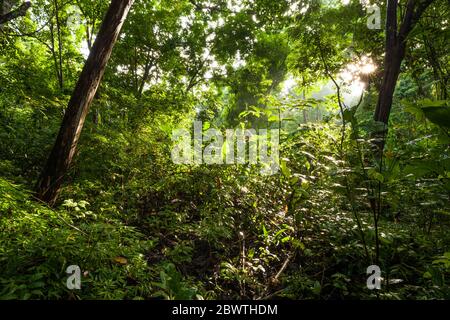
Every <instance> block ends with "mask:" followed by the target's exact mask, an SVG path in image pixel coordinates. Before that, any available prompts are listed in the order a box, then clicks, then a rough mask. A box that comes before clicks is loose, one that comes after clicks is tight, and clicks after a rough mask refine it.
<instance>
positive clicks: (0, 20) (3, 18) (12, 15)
mask: <svg viewBox="0 0 450 320" xmlns="http://www.w3.org/2000/svg"><path fill="white" fill-rule="evenodd" d="M30 7H31V2H29V1H27V2H24V3H23V4H22V5H21V6H20V7H18V8H17V9H16V10H13V11H11V12H8V13H5V14H0V25H2V24H5V23H6V22H8V21H11V20H14V19H17V18H18V17H23V16H25V14H26V13H27V10H28V9H29V8H30Z"/></svg>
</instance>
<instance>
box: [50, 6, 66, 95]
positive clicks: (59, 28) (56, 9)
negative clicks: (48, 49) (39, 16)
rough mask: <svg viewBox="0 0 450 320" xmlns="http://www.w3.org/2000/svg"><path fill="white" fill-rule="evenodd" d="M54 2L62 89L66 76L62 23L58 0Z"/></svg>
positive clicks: (60, 86)
mask: <svg viewBox="0 0 450 320" xmlns="http://www.w3.org/2000/svg"><path fill="white" fill-rule="evenodd" d="M54 4H55V19H56V35H57V38H58V64H59V73H58V81H59V88H60V89H61V90H62V89H64V76H63V61H62V39H61V24H60V21H59V5H58V0H54ZM52 36H53V35H52Z"/></svg>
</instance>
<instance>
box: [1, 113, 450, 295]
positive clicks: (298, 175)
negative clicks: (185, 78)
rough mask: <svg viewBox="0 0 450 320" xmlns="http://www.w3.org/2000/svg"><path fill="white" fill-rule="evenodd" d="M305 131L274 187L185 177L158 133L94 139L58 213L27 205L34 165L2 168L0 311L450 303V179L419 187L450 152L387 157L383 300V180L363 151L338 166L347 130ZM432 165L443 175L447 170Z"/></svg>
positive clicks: (241, 170) (204, 174)
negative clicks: (80, 302) (70, 281)
mask: <svg viewBox="0 0 450 320" xmlns="http://www.w3.org/2000/svg"><path fill="white" fill-rule="evenodd" d="M168 121H169V120H168ZM298 128H299V129H298V130H294V131H292V132H291V133H289V134H287V135H283V136H282V141H283V147H282V151H281V155H282V160H281V164H282V165H281V171H280V173H278V174H276V175H273V176H266V177H264V176H261V175H260V174H259V171H258V168H256V167H252V166H236V165H234V166H176V165H173V164H172V163H171V160H170V148H168V147H167V145H165V144H164V143H162V142H164V141H166V140H168V139H169V138H170V136H169V135H168V134H167V133H165V132H164V131H163V130H161V129H159V128H157V129H154V132H149V131H148V128H146V129H143V130H142V131H141V132H139V134H135V133H134V134H127V133H126V132H124V133H117V131H111V130H110V129H108V128H107V126H105V127H97V128H94V127H90V128H89V129H88V130H87V134H86V135H85V136H84V138H83V139H84V141H83V144H82V147H81V148H80V152H79V155H78V158H77V159H78V161H79V163H80V165H76V166H74V170H72V173H71V178H70V181H71V183H70V185H68V186H67V187H65V189H64V191H63V194H62V196H61V200H60V202H59V204H58V205H57V207H56V208H54V209H51V208H48V207H47V206H46V205H44V204H41V203H39V202H38V201H36V200H35V199H33V196H32V193H31V192H28V191H27V189H29V188H31V187H32V185H31V184H29V183H27V177H29V175H28V172H29V171H28V170H29V169H28V168H29V167H30V166H31V167H33V166H32V165H31V164H30V163H29V162H28V161H24V162H19V161H16V160H13V159H12V158H10V160H2V162H1V165H2V167H4V168H8V170H7V172H9V174H6V176H5V177H4V178H2V179H1V184H0V188H1V190H0V194H1V198H0V199H1V200H0V208H1V215H0V227H1V233H0V237H1V241H0V260H1V262H2V263H1V269H2V270H1V271H2V272H1V276H0V278H1V280H0V281H1V284H2V286H1V291H0V297H1V298H2V299H39V298H63V299H75V298H76V299H151V298H170V299H176V298H178V299H179V298H181V299H195V298H203V299H210V298H226V299H242V298H250V299H270V298H282V297H287V298H293V299H318V298H320V299H356V298H359V299H360V298H376V297H379V298H382V299H405V298H408V299H435V298H447V299H448V298H449V286H448V285H449V266H450V256H449V253H448V252H449V250H448V248H449V242H450V234H449V233H448V223H449V220H448V206H447V203H448V202H447V200H448V191H446V189H445V188H446V185H445V184H446V183H447V184H448V179H445V178H443V177H442V176H441V175H440V176H438V175H437V174H436V173H434V172H432V171H426V170H422V171H421V172H420V175H419V174H417V170H415V171H414V170H412V171H413V173H414V172H415V174H411V173H409V172H411V166H412V165H416V166H420V163H419V164H417V163H416V162H417V161H419V160H414V158H419V157H418V155H419V154H420V153H421V152H423V151H422V150H423V149H422V148H421V144H422V143H426V144H428V150H430V152H433V151H434V150H436V151H435V152H438V150H439V148H441V146H440V145H439V144H436V145H435V147H433V148H434V149H433V148H431V149H430V143H433V141H434V140H433V138H429V141H426V142H424V141H419V142H416V143H414V144H411V145H410V147H408V148H404V149H402V150H400V151H394V150H395V147H393V148H392V149H391V150H392V151H388V155H389V152H391V153H393V152H397V153H396V155H395V156H394V155H390V157H391V158H387V169H386V172H385V173H384V177H383V180H382V181H383V184H382V185H383V191H382V198H383V202H382V203H384V205H383V209H382V217H381V220H380V223H379V226H378V233H379V241H380V256H379V261H380V267H381V270H382V272H383V277H384V280H383V290H381V291H380V292H373V291H370V290H368V289H367V288H366V279H367V275H366V274H365V271H366V268H367V267H368V266H369V265H371V264H373V263H374V259H375V258H374V255H375V229H374V226H373V219H372V214H371V210H370V197H369V196H368V194H369V191H368V189H366V188H365V187H361V186H364V176H365V174H364V172H366V174H367V172H368V174H371V171H370V170H371V169H367V168H366V169H365V170H362V169H361V168H359V167H358V164H357V163H356V159H357V154H356V153H355V154H353V153H352V150H353V148H356V147H355V145H354V144H352V142H351V140H349V141H347V142H346V146H347V148H349V150H350V152H349V153H347V155H348V154H350V155H351V156H350V157H348V158H346V159H345V161H350V162H351V161H355V164H354V166H353V168H354V169H353V170H349V169H351V168H350V167H346V164H345V163H346V162H344V160H340V159H339V154H340V153H339V143H338V141H339V137H340V129H339V128H340V127H339V126H338V127H335V125H334V124H332V123H322V124H320V123H310V124H304V125H300V126H299V127H298ZM11 131H12V129H8V128H7V129H6V131H5V130H4V131H3V132H2V134H4V135H5V134H11ZM400 132H401V131H400ZM19 134H20V133H19ZM106 137H108V138H106ZM396 141H398V140H396ZM34 143H37V144H38V143H39V141H35V142H34ZM15 148H20V145H15V144H12V145H10V146H9V150H17V149H15ZM37 149H44V150H45V148H42V146H36V150H37ZM3 150H6V149H3ZM11 152H12V151H11ZM15 152H16V151H15ZM354 152H356V151H354ZM352 154H353V156H352ZM413 155H414V156H413ZM421 155H422V157H421V160H420V161H427V160H426V159H424V157H426V154H421ZM4 156H5V155H4ZM352 157H353V158H352ZM37 158H38V157H37ZM16 159H17V158H16ZM393 159H395V160H396V161H394V160H393ZM433 159H437V160H436V161H437V163H436V164H435V168H436V170H438V168H439V164H440V163H441V162H442V163H441V164H444V163H447V162H448V158H446V157H445V156H444V157H443V158H442V159H439V157H437V158H436V157H433ZM32 161H33V160H31V162H32ZM433 161H434V160H433ZM81 163H82V165H81ZM422 163H423V162H422ZM390 166H391V167H390ZM422 167H423V166H422ZM442 168H443V170H444V171H445V170H448V169H446V168H448V164H447V167H445V165H443V167H442ZM12 173H14V175H13V174H12ZM372 174H373V173H372ZM369 179H370V180H371V181H372V182H379V179H380V177H378V176H377V175H374V176H373V177H372V178H369ZM377 179H378V180H377ZM17 183H19V184H17ZM358 185H359V187H358ZM355 214H356V215H357V216H355ZM358 221H359V223H360V225H361V228H359V227H358ZM361 231H362V233H363V237H364V242H363V241H362V237H361ZM364 246H365V247H366V248H365V247H364ZM366 250H367V251H366ZM366 252H367V253H368V255H369V256H367V254H366ZM69 265H79V266H80V267H81V268H82V271H83V278H82V289H81V290H80V291H71V290H68V289H67V288H66V286H65V281H66V279H67V274H66V273H65V272H66V268H67V267H68V266H69Z"/></svg>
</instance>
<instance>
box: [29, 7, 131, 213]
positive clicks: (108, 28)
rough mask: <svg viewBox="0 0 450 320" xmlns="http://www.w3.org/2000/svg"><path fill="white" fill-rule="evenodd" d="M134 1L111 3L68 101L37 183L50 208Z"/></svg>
mask: <svg viewBox="0 0 450 320" xmlns="http://www.w3.org/2000/svg"><path fill="white" fill-rule="evenodd" d="M133 1H134V0H112V1H111V4H110V6H109V9H108V11H107V13H106V16H105V18H104V20H103V23H102V26H101V28H100V31H99V33H98V35H97V38H96V39H95V42H94V45H93V47H92V50H91V52H90V54H89V57H88V59H87V60H86V63H85V65H84V67H83V71H82V72H81V75H80V77H79V79H78V82H77V84H76V86H75V89H74V91H73V94H72V97H71V99H70V101H69V104H68V107H67V110H66V112H65V114H64V119H63V121H62V124H61V128H60V131H59V134H58V137H57V139H56V142H55V144H54V146H53V149H52V151H51V153H50V156H49V158H48V160H47V163H46V165H45V167H44V169H43V171H42V174H41V176H40V178H39V180H38V182H37V186H36V194H37V197H38V198H39V199H40V200H42V201H45V202H47V203H48V204H50V205H53V204H54V203H55V201H56V199H57V197H58V194H59V191H60V187H61V183H62V180H63V178H64V176H65V174H66V173H67V170H68V169H69V166H70V164H71V162H72V159H73V157H74V154H75V150H76V146H77V143H78V140H79V137H80V134H81V130H82V128H83V124H84V121H85V119H86V115H87V113H88V111H89V106H90V104H91V102H92V99H93V98H94V96H95V93H96V91H97V88H98V86H99V84H100V81H101V79H102V76H103V73H104V71H105V68H106V64H107V62H108V60H109V58H110V56H111V52H112V49H113V47H114V44H115V42H116V41H117V37H118V36H119V33H120V30H121V28H122V25H123V23H124V21H125V19H126V16H127V14H128V12H129V10H130V7H131V5H132V3H133Z"/></svg>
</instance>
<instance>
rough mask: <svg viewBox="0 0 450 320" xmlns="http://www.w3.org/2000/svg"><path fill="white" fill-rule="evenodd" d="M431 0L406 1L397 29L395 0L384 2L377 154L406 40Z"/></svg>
mask: <svg viewBox="0 0 450 320" xmlns="http://www.w3.org/2000/svg"><path fill="white" fill-rule="evenodd" d="M433 1H434V0H422V1H419V0H408V3H407V4H406V12H405V15H404V17H403V20H402V23H401V26H400V28H398V27H397V7H398V0H388V2H387V17H386V48H385V58H384V74H383V82H382V84H381V88H380V91H379V95H378V102H377V107H376V110H375V115H374V120H375V121H378V122H382V123H384V130H381V131H378V132H375V138H376V143H375V144H376V146H377V149H378V150H377V152H378V154H379V155H381V154H382V152H383V149H384V144H385V136H386V132H387V125H388V123H389V115H390V113H391V107H392V101H393V97H394V91H395V87H396V84H397V80H398V77H399V75H400V71H401V70H400V67H401V64H402V61H403V59H404V58H405V53H406V45H407V37H408V35H409V33H410V32H411V30H412V29H413V28H414V26H415V25H416V23H417V22H418V20H419V19H420V17H421V16H422V14H423V12H424V11H425V10H426V9H427V7H428V6H429V5H430V4H431V3H432V2H433Z"/></svg>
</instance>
